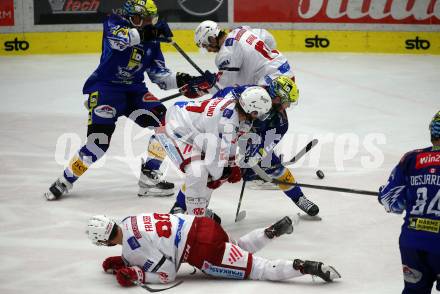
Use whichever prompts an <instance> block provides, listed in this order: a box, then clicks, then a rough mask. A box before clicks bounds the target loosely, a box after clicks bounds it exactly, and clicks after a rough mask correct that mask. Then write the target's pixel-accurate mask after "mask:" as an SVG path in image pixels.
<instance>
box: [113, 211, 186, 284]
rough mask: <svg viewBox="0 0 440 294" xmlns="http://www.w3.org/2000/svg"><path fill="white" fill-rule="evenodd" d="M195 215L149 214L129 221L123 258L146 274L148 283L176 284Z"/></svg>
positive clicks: (124, 238)
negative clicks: (171, 282) (173, 282)
mask: <svg viewBox="0 0 440 294" xmlns="http://www.w3.org/2000/svg"><path fill="white" fill-rule="evenodd" d="M193 221H194V216H190V215H183V214H176V215H173V214H166V213H145V214H139V215H136V216H129V217H127V218H125V219H124V220H123V221H122V223H121V225H120V227H121V228H122V232H123V240H122V258H123V259H124V260H125V261H126V262H127V263H128V264H129V265H130V266H139V267H140V268H141V269H142V270H143V271H144V272H145V282H146V283H167V282H170V281H173V280H174V279H175V277H176V272H177V270H178V268H179V266H180V261H181V260H182V255H183V250H184V248H185V244H186V241H187V237H188V233H189V231H190V229H191V226H192V223H193Z"/></svg>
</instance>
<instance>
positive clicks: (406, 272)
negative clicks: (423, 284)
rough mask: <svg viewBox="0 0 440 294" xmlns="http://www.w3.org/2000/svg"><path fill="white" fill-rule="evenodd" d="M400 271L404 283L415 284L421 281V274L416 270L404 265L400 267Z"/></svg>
mask: <svg viewBox="0 0 440 294" xmlns="http://www.w3.org/2000/svg"><path fill="white" fill-rule="evenodd" d="M402 269H403V279H404V280H405V281H406V282H408V283H411V284H415V283H418V282H419V281H420V280H421V279H422V276H423V274H422V273H421V272H419V271H418V270H416V269H413V268H410V267H409V266H407V265H404V264H403V265H402Z"/></svg>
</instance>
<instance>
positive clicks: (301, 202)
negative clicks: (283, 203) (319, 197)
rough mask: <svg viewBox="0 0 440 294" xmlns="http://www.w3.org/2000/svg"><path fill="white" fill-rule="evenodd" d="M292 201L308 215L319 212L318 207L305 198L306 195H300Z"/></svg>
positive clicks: (314, 214)
mask: <svg viewBox="0 0 440 294" xmlns="http://www.w3.org/2000/svg"><path fill="white" fill-rule="evenodd" d="M293 202H294V203H295V204H296V205H297V206H298V207H299V208H300V209H301V210H302V211H304V212H305V213H307V214H308V215H309V216H316V215H317V214H318V213H319V207H318V206H317V205H316V204H315V203H313V202H312V201H310V200H309V199H307V198H306V196H304V195H302V196H300V197H299V198H298V200H296V201H295V200H293Z"/></svg>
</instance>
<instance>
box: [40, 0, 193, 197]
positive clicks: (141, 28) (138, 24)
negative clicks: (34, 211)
mask: <svg viewBox="0 0 440 294" xmlns="http://www.w3.org/2000/svg"><path fill="white" fill-rule="evenodd" d="M122 10H123V12H122V14H121V15H119V14H111V15H110V16H108V18H107V19H106V20H105V21H104V25H103V27H104V28H103V38H102V55H101V60H100V64H99V66H98V68H97V69H96V70H95V71H94V72H93V73H92V75H91V76H90V77H89V78H88V79H87V81H86V83H85V85H84V88H83V93H84V94H87V95H88V96H89V98H88V101H87V107H88V113H89V116H88V128H87V142H86V144H85V145H84V146H82V147H81V148H80V150H79V151H78V152H77V153H76V155H75V156H74V157H73V158H72V159H71V161H70V163H69V165H68V166H67V168H66V169H65V170H64V172H63V175H61V176H60V177H59V178H58V179H57V180H56V181H55V182H54V183H53V184H52V185H51V186H50V188H49V191H48V192H46V193H45V197H46V199H47V200H56V199H58V198H60V197H61V196H62V195H63V194H65V193H67V192H68V191H69V190H70V189H71V188H72V186H73V183H74V182H75V181H76V180H78V178H79V177H80V176H81V175H82V174H83V173H84V172H85V171H86V170H87V169H88V168H89V167H90V166H91V165H92V164H93V163H94V162H96V161H97V160H98V159H100V158H101V157H102V156H103V155H104V153H105V152H106V151H107V149H108V147H109V144H110V139H111V137H112V134H113V132H114V130H115V123H116V121H117V119H118V118H119V117H120V116H127V117H129V118H131V119H132V120H133V121H134V122H135V123H136V124H138V125H139V126H141V127H143V128H147V127H151V128H154V127H160V126H161V125H162V123H163V120H164V116H165V113H166V108H165V106H164V105H163V104H162V103H161V102H160V101H159V100H158V99H157V98H156V97H155V96H154V95H153V94H152V93H151V92H149V90H148V88H147V87H146V85H145V83H144V73H145V72H146V73H147V74H148V76H149V78H150V80H151V81H152V82H153V83H156V84H157V85H159V87H160V88H162V89H173V88H180V87H182V86H183V85H185V84H187V83H188V82H189V81H191V80H192V79H193V78H195V77H192V76H190V75H188V74H186V73H172V72H171V71H170V70H169V69H168V68H167V67H166V66H165V61H164V57H163V54H162V51H161V48H160V42H159V41H160V40H164V39H168V40H170V38H171V37H172V36H173V34H172V32H171V30H170V28H169V26H168V24H167V23H166V22H164V21H161V20H159V19H158V12H157V7H156V5H155V3H154V2H153V0H128V1H126V2H125V4H124V6H123V9H122ZM199 80H200V79H199ZM148 151H149V152H148V154H149V157H148V158H147V160H146V161H145V163H144V164H143V166H142V172H141V177H140V180H139V181H140V183H139V184H140V190H139V196H144V195H151V196H171V195H173V194H174V184H172V183H168V182H165V181H162V180H161V179H160V173H159V167H160V165H161V163H162V160H163V157H164V151H163V149H162V148H161V147H160V145H159V143H158V142H157V140H156V139H155V138H154V136H153V137H152V139H151V140H150V142H149V146H148Z"/></svg>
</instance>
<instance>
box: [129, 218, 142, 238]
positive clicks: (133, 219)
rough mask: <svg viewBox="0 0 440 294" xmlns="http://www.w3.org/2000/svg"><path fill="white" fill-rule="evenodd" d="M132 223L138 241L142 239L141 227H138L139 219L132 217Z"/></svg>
mask: <svg viewBox="0 0 440 294" xmlns="http://www.w3.org/2000/svg"><path fill="white" fill-rule="evenodd" d="M130 221H131V229H132V230H133V235H134V236H135V237H136V239H138V240H139V239H142V235H141V233H140V232H139V227H138V225H137V219H136V217H135V216H132V217H131V218H130Z"/></svg>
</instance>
